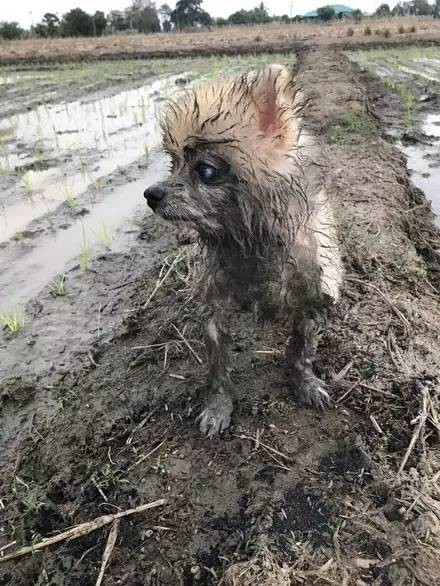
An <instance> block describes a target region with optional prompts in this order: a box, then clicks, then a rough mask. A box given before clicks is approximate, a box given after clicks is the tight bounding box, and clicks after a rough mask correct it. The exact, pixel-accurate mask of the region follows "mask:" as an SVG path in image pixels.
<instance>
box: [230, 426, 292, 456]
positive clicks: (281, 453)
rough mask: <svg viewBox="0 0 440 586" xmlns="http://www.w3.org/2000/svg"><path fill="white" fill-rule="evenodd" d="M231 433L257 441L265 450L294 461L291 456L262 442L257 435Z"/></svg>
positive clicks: (240, 437)
mask: <svg viewBox="0 0 440 586" xmlns="http://www.w3.org/2000/svg"><path fill="white" fill-rule="evenodd" d="M233 435H234V437H238V438H239V439H246V440H249V441H251V442H258V444H259V445H260V446H262V447H263V448H266V450H269V451H270V452H273V453H274V454H276V455H277V456H280V457H281V458H284V459H285V460H287V461H288V462H293V461H294V460H293V458H291V457H290V456H287V455H286V454H283V452H280V451H278V450H276V449H275V448H272V447H271V446H268V445H267V444H263V442H262V441H261V440H260V438H259V437H252V436H249V435H238V434H236V433H234V434H233Z"/></svg>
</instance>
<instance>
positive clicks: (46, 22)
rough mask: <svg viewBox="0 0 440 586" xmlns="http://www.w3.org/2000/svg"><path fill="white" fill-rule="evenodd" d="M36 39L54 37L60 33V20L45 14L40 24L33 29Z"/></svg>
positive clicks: (52, 15)
mask: <svg viewBox="0 0 440 586" xmlns="http://www.w3.org/2000/svg"><path fill="white" fill-rule="evenodd" d="M34 33H35V34H36V35H37V37H44V38H46V39H47V37H56V36H57V35H59V33H60V19H59V18H58V16H57V15H56V14H53V13H52V12H46V14H45V15H44V16H43V19H42V21H41V22H39V23H38V24H37V25H36V26H35V27H34Z"/></svg>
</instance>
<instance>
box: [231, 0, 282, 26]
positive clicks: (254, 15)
mask: <svg viewBox="0 0 440 586" xmlns="http://www.w3.org/2000/svg"><path fill="white" fill-rule="evenodd" d="M228 20H229V22H230V23H231V24H264V23H267V22H272V17H271V16H270V15H269V13H268V11H267V8H266V7H265V6H264V4H263V2H261V3H260V5H259V6H256V7H255V8H253V9H252V10H238V11H237V12H234V13H233V14H231V16H230V17H229V18H228Z"/></svg>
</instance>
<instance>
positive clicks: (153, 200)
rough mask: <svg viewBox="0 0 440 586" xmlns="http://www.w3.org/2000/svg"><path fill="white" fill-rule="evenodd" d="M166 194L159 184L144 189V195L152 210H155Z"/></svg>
mask: <svg viewBox="0 0 440 586" xmlns="http://www.w3.org/2000/svg"><path fill="white" fill-rule="evenodd" d="M165 195H166V191H165V189H163V187H161V186H160V185H152V186H151V187H149V188H148V189H146V190H145V191H144V197H145V199H146V200H147V203H148V205H149V206H150V208H151V209H152V210H155V209H156V208H157V206H158V205H159V204H160V202H161V201H162V200H163V199H164V197H165Z"/></svg>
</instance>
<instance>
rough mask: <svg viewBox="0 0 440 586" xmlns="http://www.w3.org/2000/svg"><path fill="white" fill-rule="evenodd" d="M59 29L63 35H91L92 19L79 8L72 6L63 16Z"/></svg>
mask: <svg viewBox="0 0 440 586" xmlns="http://www.w3.org/2000/svg"><path fill="white" fill-rule="evenodd" d="M61 29H62V33H63V37H91V36H92V35H93V19H92V17H91V16H90V14H87V12H84V10H81V8H73V9H72V10H70V11H69V12H67V14H65V15H64V16H63V20H62V22H61Z"/></svg>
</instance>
